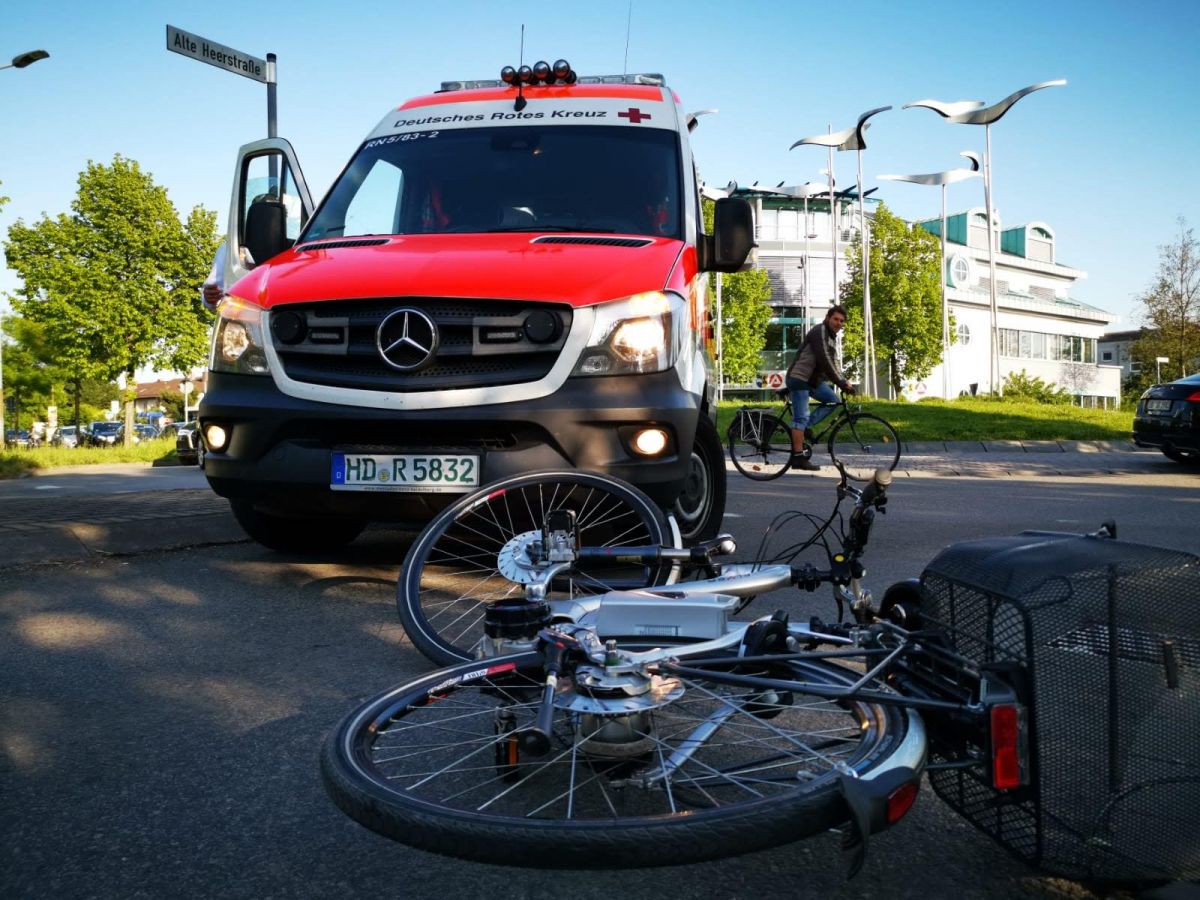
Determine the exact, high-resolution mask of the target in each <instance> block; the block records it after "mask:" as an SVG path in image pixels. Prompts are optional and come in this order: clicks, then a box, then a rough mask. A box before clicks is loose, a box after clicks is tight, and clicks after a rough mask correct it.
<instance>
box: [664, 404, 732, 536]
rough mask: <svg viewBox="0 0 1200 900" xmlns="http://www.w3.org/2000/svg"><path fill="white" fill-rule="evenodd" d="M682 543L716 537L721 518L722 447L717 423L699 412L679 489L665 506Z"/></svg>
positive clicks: (722, 495)
mask: <svg viewBox="0 0 1200 900" xmlns="http://www.w3.org/2000/svg"><path fill="white" fill-rule="evenodd" d="M667 511H668V512H670V513H671V514H672V515H674V516H675V521H676V522H678V523H679V534H680V536H681V537H682V538H683V541H684V543H685V544H695V543H698V542H700V541H706V540H708V539H709V538H712V537H716V535H717V532H718V531H719V530H720V528H721V520H722V519H724V518H725V448H724V447H722V446H721V438H720V436H719V435H718V434H717V426H716V425H714V424H713V422H712V420H711V419H709V417H708V414H707V413H701V415H700V422H699V424H698V425H697V426H696V439H695V442H694V443H693V444H692V452H691V456H690V458H689V461H688V471H687V476H686V478H685V479H684V485H683V492H682V493H680V495H679V499H677V500H676V501H675V504H674V506H672V507H671V508H670V509H669V510H667Z"/></svg>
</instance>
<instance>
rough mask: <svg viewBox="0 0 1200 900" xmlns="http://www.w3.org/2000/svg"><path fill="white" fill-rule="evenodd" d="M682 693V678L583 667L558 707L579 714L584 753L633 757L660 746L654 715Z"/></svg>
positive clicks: (579, 741)
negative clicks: (653, 721)
mask: <svg viewBox="0 0 1200 900" xmlns="http://www.w3.org/2000/svg"><path fill="white" fill-rule="evenodd" d="M683 693H684V689H683V685H682V683H681V682H680V681H679V679H677V678H663V677H661V676H659V675H646V674H643V673H641V672H622V673H609V672H606V671H605V670H604V669H603V668H601V667H599V666H579V668H578V669H576V671H575V677H574V680H573V684H572V687H571V689H569V690H567V691H564V692H563V693H561V694H559V695H558V696H557V697H555V699H554V705H555V706H557V707H559V708H561V709H568V710H571V711H572V712H575V713H578V714H579V715H578V717H577V719H576V722H577V724H576V727H575V743H576V746H577V747H578V748H579V749H580V751H582V752H584V753H587V754H590V755H592V756H599V757H604V758H606V759H631V758H634V757H638V756H642V755H643V754H645V753H649V752H650V751H651V750H652V749H653V748H654V746H655V743H656V742H655V739H654V737H653V736H652V735H651V729H652V727H653V725H652V719H651V716H650V713H651V712H652V711H653V710H655V709H658V708H659V707H662V706H666V705H667V704H669V703H674V702H675V701H677V700H678V699H679V698H680V697H682V696H683Z"/></svg>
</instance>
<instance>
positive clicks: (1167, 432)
mask: <svg viewBox="0 0 1200 900" xmlns="http://www.w3.org/2000/svg"><path fill="white" fill-rule="evenodd" d="M1133 442H1134V443H1135V444H1137V445H1138V446H1139V447H1157V448H1158V449H1159V450H1161V451H1162V452H1163V453H1164V454H1165V455H1166V456H1167V457H1168V458H1169V459H1173V460H1175V461H1176V462H1195V461H1200V373H1197V374H1195V375H1189V376H1188V377H1187V378H1180V379H1178V380H1177V381H1172V382H1169V383H1167V384H1155V385H1151V387H1150V388H1149V389H1148V390H1147V391H1146V392H1145V393H1143V394H1142V396H1141V398H1140V399H1139V400H1138V404H1137V411H1136V412H1135V413H1134V414H1133Z"/></svg>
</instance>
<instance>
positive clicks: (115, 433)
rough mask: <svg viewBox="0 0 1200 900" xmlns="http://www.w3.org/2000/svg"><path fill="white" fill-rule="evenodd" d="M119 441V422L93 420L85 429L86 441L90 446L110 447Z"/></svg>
mask: <svg viewBox="0 0 1200 900" xmlns="http://www.w3.org/2000/svg"><path fill="white" fill-rule="evenodd" d="M120 442H121V423H120V422H93V423H92V424H91V425H89V426H88V429H87V443H88V444H89V445H90V446H92V447H112V446H115V445H116V444H119V443H120Z"/></svg>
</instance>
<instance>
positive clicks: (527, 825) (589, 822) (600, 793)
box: [321, 652, 908, 868]
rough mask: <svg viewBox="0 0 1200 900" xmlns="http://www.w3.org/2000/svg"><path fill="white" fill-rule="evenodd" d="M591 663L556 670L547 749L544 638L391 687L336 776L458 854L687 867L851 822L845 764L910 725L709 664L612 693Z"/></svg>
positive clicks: (817, 668) (434, 846)
mask: <svg viewBox="0 0 1200 900" xmlns="http://www.w3.org/2000/svg"><path fill="white" fill-rule="evenodd" d="M582 668H583V667H581V670H580V674H579V675H578V676H577V677H576V678H575V679H568V678H566V677H564V678H563V680H562V681H561V682H560V691H559V693H558V694H557V695H556V699H555V715H554V720H553V729H552V732H551V745H550V748H549V750H548V751H547V752H546V753H544V754H542V755H534V754H531V753H529V752H527V751H526V750H525V749H524V748H523V747H522V746H521V745H520V742H519V741H518V739H517V734H518V733H519V732H520V730H521V729H522V728H524V727H526V726H528V725H529V724H530V723H531V722H532V721H533V720H534V719H535V717H536V714H537V710H538V706H539V703H540V696H541V689H542V685H543V684H544V679H545V675H544V669H543V663H542V659H541V656H540V654H538V653H532V652H531V653H524V654H519V655H514V656H507V657H494V658H492V659H488V660H482V661H475V662H471V663H464V664H462V665H459V666H456V667H453V668H449V669H443V670H441V671H439V672H435V673H432V674H430V675H426V676H424V677H422V678H419V679H417V680H415V681H411V682H409V683H407V684H404V685H401V686H400V687H397V688H394V689H393V690H391V691H388V692H386V693H384V694H381V695H380V696H378V697H375V698H374V699H372V700H370V701H368V702H367V703H365V704H364V705H363V706H362V707H360V708H359V709H357V710H355V711H354V712H352V713H351V714H350V715H349V716H347V717H346V718H345V719H344V720H343V721H342V722H341V724H340V725H339V726H338V727H337V728H336V729H335V730H334V732H333V733H332V734H331V735H330V737H329V738H328V740H327V741H326V743H325V745H324V748H323V751H322V755H321V769H322V774H323V776H324V780H325V786H326V789H327V790H328V792H329V794H330V796H331V797H332V798H333V800H334V802H335V803H336V804H337V805H338V806H339V807H340V808H341V809H342V811H343V812H345V813H346V814H347V815H349V816H350V817H351V818H353V819H355V820H356V821H357V822H359V823H360V824H362V825H364V826H366V827H367V828H369V829H371V830H372V831H375V832H377V833H379V834H382V835H384V836H386V837H390V838H392V839H394V840H397V841H400V842H402V843H405V844H409V845H412V846H414V847H420V848H422V849H425V850H431V851H434V852H437V853H444V854H447V855H450V856H455V857H460V858H465V859H472V860H478V861H481V862H488V863H501V864H507V865H525V866H537V867H543V868H613V867H626V866H656V865H675V864H680V863H688V862H697V861H700V860H706V859H716V858H720V857H725V856H732V855H737V854H742V853H747V852H751V851H754V850H759V849H764V848H767V847H774V846H777V845H779V844H783V843H787V842H790V841H795V840H798V839H800V838H803V837H807V836H809V835H812V834H816V833H818V832H821V831H824V830H826V829H828V828H831V827H833V826H835V825H837V824H839V823H840V822H842V821H845V818H846V813H845V804H844V802H843V800H842V798H841V795H840V793H839V790H838V779H839V776H840V775H841V774H842V773H843V772H846V773H847V774H848V773H849V772H854V773H857V774H859V775H865V774H866V773H868V772H870V771H871V770H873V769H875V768H878V767H879V766H880V765H882V764H883V763H885V762H887V761H888V760H889V759H890V758H891V757H892V756H893V755H894V754H895V753H896V752H897V750H898V749H899V748H900V746H901V744H902V742H903V738H904V736H905V734H906V733H907V728H908V718H907V714H906V713H905V712H903V711H902V710H897V709H895V708H889V707H884V706H881V705H877V704H870V703H864V702H860V701H840V702H839V701H836V700H828V699H823V698H819V697H814V696H811V695H805V694H802V693H800V692H799V691H797V692H795V693H791V692H776V691H764V690H763V689H761V688H758V689H755V688H752V687H745V686H742V687H731V686H727V685H724V684H721V683H719V682H717V681H712V680H709V679H707V678H706V677H704V676H703V675H699V676H691V675H689V676H686V677H676V676H667V677H661V678H660V677H658V676H655V679H654V681H653V682H652V684H653V687H652V688H651V689H650V690H649V691H648V692H646V693H642V694H637V695H633V696H631V695H628V694H625V693H622V694H621V696H620V697H617V698H614V699H611V700H606V699H605V698H604V697H603V696H602V695H600V694H597V693H595V692H592V691H589V690H588V689H587V688H586V687H585V686H584V680H585V679H586V678H588V677H594V675H583V674H582ZM727 668H728V667H725V670H726V671H727ZM767 671H768V670H766V669H764V670H763V672H764V673H766V672H767ZM769 672H770V674H772V675H774V676H782V677H787V678H798V679H804V680H807V681H809V682H816V683H820V684H824V685H842V686H844V685H848V684H850V683H852V682H853V681H854V680H855V678H856V675H855V674H854V673H851V672H848V671H845V670H842V669H839V668H838V667H836V666H834V665H831V664H828V663H824V662H820V661H792V662H787V663H781V664H775V665H774V666H773V667H772V668H771V669H770V670H769ZM567 681H570V684H569V686H564V682H567Z"/></svg>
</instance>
